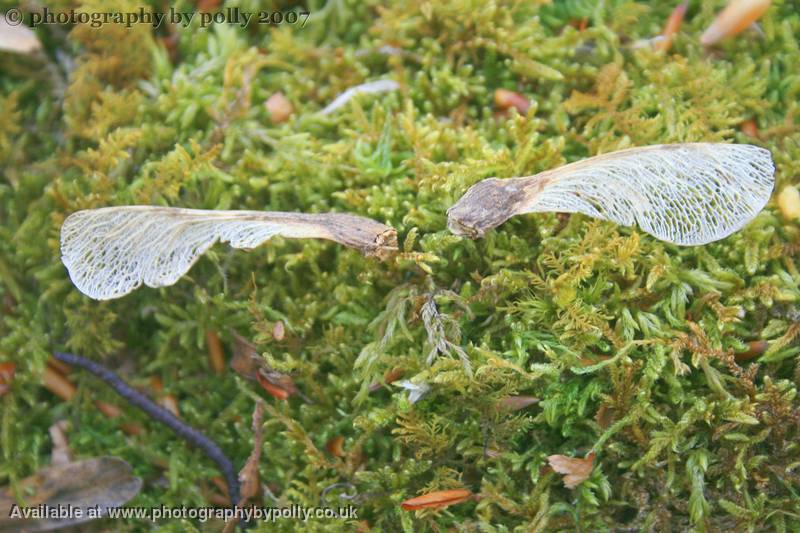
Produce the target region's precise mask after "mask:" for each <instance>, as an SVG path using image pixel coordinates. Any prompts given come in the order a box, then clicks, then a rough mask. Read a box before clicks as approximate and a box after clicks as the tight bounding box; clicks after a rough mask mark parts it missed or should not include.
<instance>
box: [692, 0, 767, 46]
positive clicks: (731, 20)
mask: <svg viewBox="0 0 800 533" xmlns="http://www.w3.org/2000/svg"><path fill="white" fill-rule="evenodd" d="M770 3H771V0H731V2H730V3H729V4H728V5H727V6H726V7H725V9H723V10H722V12H721V13H720V14H719V15H717V18H715V19H714V22H712V23H711V26H709V27H708V29H707V30H706V31H705V32H704V33H703V35H702V36H701V37H700V44H702V45H703V46H712V45H714V44H716V43H718V42H719V41H721V40H722V39H725V38H726V37H731V36H733V35H736V34H737V33H739V32H741V31H742V30H744V29H745V28H747V27H748V26H750V25H751V24H752V23H753V22H755V21H756V20H758V19H759V18H760V17H761V15H763V14H764V13H766V11H767V9H768V8H769V5H770Z"/></svg>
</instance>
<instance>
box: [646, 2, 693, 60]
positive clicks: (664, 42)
mask: <svg viewBox="0 0 800 533" xmlns="http://www.w3.org/2000/svg"><path fill="white" fill-rule="evenodd" d="M688 7H689V2H688V0H687V1H685V2H682V3H680V4H678V6H677V7H676V8H675V9H673V10H672V14H671V15H670V16H669V18H668V19H667V24H666V25H665V26H664V31H663V32H661V36H662V37H663V39H661V40H660V41H658V42H656V43H655V44H654V45H653V48H655V50H656V52H666V51H668V50H669V49H670V47H671V46H672V39H673V37H674V36H675V34H676V33H678V30H680V29H681V23H683V17H684V16H685V15H686V8H688Z"/></svg>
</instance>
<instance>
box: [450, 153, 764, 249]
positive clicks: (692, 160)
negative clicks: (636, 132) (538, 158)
mask: <svg viewBox="0 0 800 533" xmlns="http://www.w3.org/2000/svg"><path fill="white" fill-rule="evenodd" d="M774 173H775V165H774V163H773V162H772V157H771V154H770V152H769V151H768V150H765V149H763V148H759V147H757V146H752V145H749V144H711V143H695V144H663V145H654V146H645V147H641V148H631V149H628V150H620V151H618V152H612V153H609V154H604V155H599V156H596V157H591V158H589V159H586V160H583V161H578V162H575V163H571V164H569V165H565V166H563V167H560V168H557V169H554V170H548V171H545V172H540V173H539V174H536V175H535V176H528V177H523V178H509V179H503V180H501V179H497V178H489V179H485V180H483V181H479V182H478V183H476V184H475V185H473V186H472V187H470V189H469V190H468V191H467V192H466V193H465V194H464V196H462V197H461V198H460V199H459V200H458V202H456V204H455V205H454V206H452V207H451V208H450V209H448V210H447V217H448V220H447V225H448V227H449V228H450V231H451V232H453V233H455V234H456V235H463V236H467V237H470V238H477V237H482V236H483V235H484V234H485V233H486V232H487V231H489V230H490V229H492V228H495V227H497V226H499V225H500V224H502V223H503V222H505V221H506V220H508V219H509V218H511V217H512V216H514V215H519V214H522V213H537V212H548V211H557V212H566V213H583V214H585V215H588V216H591V217H595V218H599V219H603V220H610V221H612V222H616V223H617V224H621V225H624V226H631V225H633V224H634V223H638V225H639V226H640V227H641V228H642V229H643V230H644V231H646V232H647V233H649V234H651V235H653V236H654V237H657V238H659V239H661V240H664V241H667V242H672V243H675V244H680V245H697V244H706V243H709V242H712V241H716V240H718V239H722V238H725V237H727V236H728V235H730V234H731V233H733V232H735V231H737V230H739V229H740V228H742V227H743V226H744V225H745V224H747V223H748V222H749V221H750V220H751V219H752V218H753V217H755V216H756V215H757V214H758V212H759V211H760V210H761V209H762V208H763V207H764V205H765V204H766V203H767V200H769V197H770V194H771V192H772V188H773V186H774V184H775V179H774Z"/></svg>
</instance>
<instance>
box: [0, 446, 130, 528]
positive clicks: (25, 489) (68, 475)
mask: <svg viewBox="0 0 800 533" xmlns="http://www.w3.org/2000/svg"><path fill="white" fill-rule="evenodd" d="M18 487H19V488H20V490H21V491H22V494H24V495H25V496H24V502H25V507H20V506H19V504H18V502H17V501H16V499H15V498H14V496H13V495H12V494H11V492H10V491H9V489H8V488H3V489H0V531H2V532H9V533H10V532H12V531H31V532H32V531H47V530H51V529H59V528H64V527H68V526H73V525H76V524H81V523H84V522H88V521H90V520H94V519H97V518H102V517H104V516H106V515H107V514H108V509H109V508H114V507H120V506H122V505H123V504H125V502H127V501H128V500H130V499H131V498H133V497H134V496H136V494H138V493H139V490H140V489H141V488H142V480H141V479H139V478H138V477H136V476H134V475H133V469H132V468H131V466H130V465H129V464H128V463H126V462H125V461H123V460H122V459H118V458H116V457H96V458H92V459H84V460H81V461H76V462H73V463H67V464H63V465H59V466H50V467H47V468H43V469H41V470H39V471H38V472H37V473H36V474H34V475H32V476H30V477H28V478H25V479H23V480H20V481H19V482H18ZM69 508H71V509H72V512H71V514H70V515H69V516H68V517H65V516H62V514H60V513H63V512H64V511H63V509H69Z"/></svg>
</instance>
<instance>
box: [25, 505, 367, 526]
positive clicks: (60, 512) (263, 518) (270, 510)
mask: <svg viewBox="0 0 800 533" xmlns="http://www.w3.org/2000/svg"><path fill="white" fill-rule="evenodd" d="M106 516H107V517H108V518H111V519H132V518H133V519H141V520H151V521H158V520H186V519H189V520H199V521H200V522H206V521H208V520H212V519H215V520H223V521H225V522H227V521H229V520H239V521H241V520H243V521H245V522H251V521H256V522H277V521H278V520H296V521H303V522H307V521H308V520H333V519H335V520H353V519H357V518H358V512H357V510H356V508H355V507H353V506H352V505H347V506H343V507H304V506H302V505H289V506H286V507H259V506H250V507H234V508H230V507H224V508H220V507H187V506H185V505H182V506H174V507H170V506H166V505H161V506H159V507H106V508H101V507H100V506H99V505H95V506H92V507H81V506H75V505H63V504H59V505H53V506H50V505H44V504H42V505H37V506H35V507H21V506H19V505H12V506H11V509H10V513H9V518H19V519H20V520H37V519H48V520H76V519H78V520H80V519H82V518H86V519H93V518H102V517H106Z"/></svg>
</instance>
